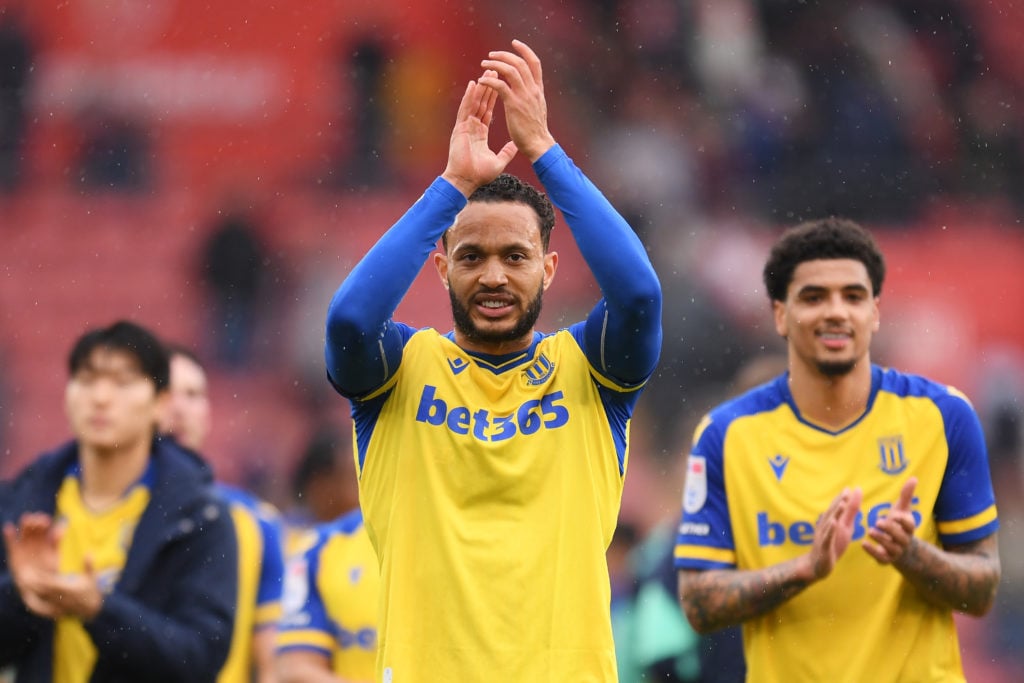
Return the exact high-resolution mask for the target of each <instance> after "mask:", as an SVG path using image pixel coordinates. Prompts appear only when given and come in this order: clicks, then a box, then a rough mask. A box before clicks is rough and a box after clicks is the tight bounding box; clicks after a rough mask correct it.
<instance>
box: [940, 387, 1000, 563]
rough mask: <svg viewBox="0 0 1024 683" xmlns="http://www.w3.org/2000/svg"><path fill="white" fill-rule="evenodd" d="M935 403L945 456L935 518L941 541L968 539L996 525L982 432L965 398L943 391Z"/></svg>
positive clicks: (982, 535) (988, 532)
mask: <svg viewBox="0 0 1024 683" xmlns="http://www.w3.org/2000/svg"><path fill="white" fill-rule="evenodd" d="M936 404H937V405H938V407H939V410H940V411H941V412H942V419H943V421H944V423H945V430H946V443H947V445H948V447H949V457H948V460H947V462H946V472H945V474H944V475H943V477H942V486H941V487H940V489H939V496H938V499H937V500H936V501H935V522H936V525H937V526H938V531H939V537H940V538H941V539H942V543H943V544H944V545H947V546H949V545H959V544H963V543H970V542H972V541H977V540H980V539H982V538H985V537H987V536H991V535H992V534H993V533H995V531H996V529H998V528H999V519H998V517H997V516H996V499H995V493H994V492H993V489H992V475H991V474H990V472H989V467H988V451H987V449H986V447H985V436H984V433H983V432H982V429H981V422H980V421H979V420H978V416H977V414H976V413H975V412H974V409H973V408H972V407H971V406H970V404H969V403H968V402H967V401H966V399H964V398H962V397H960V396H959V395H956V394H947V395H946V396H944V397H940V398H938V399H937V400H936Z"/></svg>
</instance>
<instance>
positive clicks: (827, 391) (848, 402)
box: [789, 356, 871, 431]
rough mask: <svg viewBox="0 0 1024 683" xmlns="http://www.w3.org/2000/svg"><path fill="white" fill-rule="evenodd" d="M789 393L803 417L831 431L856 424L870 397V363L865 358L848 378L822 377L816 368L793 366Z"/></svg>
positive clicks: (841, 376) (800, 365)
mask: <svg viewBox="0 0 1024 683" xmlns="http://www.w3.org/2000/svg"><path fill="white" fill-rule="evenodd" d="M789 390H790V393H792V395H793V401H794V402H795V403H796V407H797V409H798V410H799V411H800V415H801V416H802V417H803V418H804V419H805V420H808V421H809V422H813V423H814V424H817V425H820V426H822V427H825V428H827V429H829V430H832V431H838V430H840V429H843V428H844V427H848V426H849V425H851V424H853V423H854V422H855V421H857V420H858V419H859V418H860V417H861V415H863V414H864V411H865V410H866V409H867V407H868V399H869V398H870V396H871V361H870V360H868V358H867V357H866V356H865V357H864V358H862V359H861V360H860V361H858V362H857V364H856V365H855V366H854V367H853V369H852V370H851V371H850V372H848V373H846V374H845V375H839V376H827V375H823V374H822V373H821V372H820V371H818V369H817V368H813V369H812V368H810V367H808V366H806V365H803V364H801V363H800V362H796V363H793V364H791V367H790V374H789Z"/></svg>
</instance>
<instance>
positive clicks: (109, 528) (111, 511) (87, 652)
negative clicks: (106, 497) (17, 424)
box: [53, 475, 149, 683]
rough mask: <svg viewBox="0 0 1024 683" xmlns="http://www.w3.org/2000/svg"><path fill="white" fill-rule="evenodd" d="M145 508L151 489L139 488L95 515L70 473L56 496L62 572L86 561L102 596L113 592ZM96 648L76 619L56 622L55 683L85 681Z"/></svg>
mask: <svg viewBox="0 0 1024 683" xmlns="http://www.w3.org/2000/svg"><path fill="white" fill-rule="evenodd" d="M148 504H149V488H147V487H146V486H145V485H142V484H138V485H136V486H134V487H132V489H131V490H129V492H128V493H127V494H126V495H125V496H124V497H123V498H122V499H121V500H119V501H118V502H117V503H116V504H114V505H113V506H112V507H110V508H108V509H107V510H104V511H102V512H93V511H91V510H89V509H88V508H86V507H85V505H84V503H83V502H82V495H81V490H80V488H79V482H78V478H77V477H75V476H73V475H69V476H68V477H66V478H65V479H64V482H63V483H62V484H61V487H60V490H59V491H58V492H57V507H56V513H57V519H58V523H62V524H66V525H67V526H66V529H65V532H64V535H63V536H62V537H61V540H60V547H59V556H60V559H59V563H60V571H61V572H62V573H66V574H75V573H82V572H83V571H85V560H86V558H90V559H91V561H92V566H93V570H94V571H95V573H96V576H97V577H98V579H99V582H100V587H101V589H102V590H103V592H104V593H109V592H110V591H111V590H113V588H114V585H115V584H116V583H117V580H118V578H119V577H120V576H121V571H122V570H123V569H124V563H125V560H126V558H127V556H128V549H129V548H130V547H131V544H132V536H133V534H134V533H135V527H136V525H138V523H139V519H140V518H141V517H142V513H143V512H144V511H145V509H146V506H147V505H148ZM96 656H97V653H96V647H95V645H94V644H93V642H92V639H91V638H90V637H89V634H88V633H87V632H86V630H85V628H84V627H83V626H82V622H81V621H80V620H78V619H75V618H70V617H63V618H60V619H58V620H57V624H56V629H55V632H54V647H53V680H54V683H85V682H86V681H88V680H89V677H90V676H91V675H92V670H93V667H94V666H95V665H96Z"/></svg>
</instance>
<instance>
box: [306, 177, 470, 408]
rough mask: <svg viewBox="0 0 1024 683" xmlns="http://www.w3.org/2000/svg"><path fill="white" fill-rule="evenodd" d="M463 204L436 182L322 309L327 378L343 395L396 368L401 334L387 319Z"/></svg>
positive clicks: (378, 381)
mask: <svg viewBox="0 0 1024 683" xmlns="http://www.w3.org/2000/svg"><path fill="white" fill-rule="evenodd" d="M465 205H466V198H465V197H463V196H462V193H460V192H459V191H458V190H456V189H455V188H454V187H453V186H452V185H451V184H450V183H448V182H447V181H445V180H443V179H441V178H437V179H436V180H435V181H434V182H433V183H432V184H431V185H430V187H428V188H427V191H426V192H424V193H423V196H421V197H420V198H419V199H418V200H417V201H416V203H415V204H413V205H412V207H410V209H409V210H408V211H407V212H406V213H405V215H404V216H402V217H401V218H400V219H399V220H398V222H397V223H395V224H394V225H393V226H392V227H391V229H390V230H388V231H387V232H386V233H384V235H383V236H382V237H381V238H380V240H378V241H377V243H376V244H375V245H374V246H373V248H371V249H370V251H369V252H367V254H366V256H364V257H363V258H362V259H361V260H360V261H359V263H358V264H356V267H355V268H353V269H352V272H351V273H349V275H348V277H346V278H345V281H344V282H342V283H341V286H340V287H339V288H338V291H337V292H335V294H334V297H333V298H332V299H331V303H330V305H329V307H328V309H327V335H326V344H325V349H324V356H325V359H326V361H327V377H328V379H330V381H331V384H332V385H334V387H335V389H337V390H338V392H339V393H341V394H342V395H344V396H348V397H357V396H361V395H363V394H366V393H367V392H369V391H372V390H373V389H376V388H377V387H380V386H382V385H383V384H384V383H385V382H386V381H387V380H388V379H389V378H390V377H391V375H393V374H394V372H395V370H397V369H398V364H399V362H400V361H401V359H402V347H403V345H404V339H403V334H402V332H401V330H400V329H399V327H398V326H396V325H395V324H394V323H393V322H392V321H391V316H392V315H393V314H394V312H395V309H396V308H398V304H399V303H400V302H401V301H402V297H404V296H405V294H406V292H408V291H409V287H411V286H412V283H413V281H414V280H415V279H416V276H417V275H418V274H419V272H420V269H421V268H423V264H424V263H426V261H427V258H428V257H429V256H430V253H431V252H432V251H433V250H434V248H435V246H436V244H437V240H438V239H439V238H440V237H441V235H442V234H443V233H444V231H445V230H447V229H448V228H449V227H450V226H451V225H452V223H454V222H455V216H456V215H457V214H458V212H459V211H461V210H462V208H463V207H464V206H465Z"/></svg>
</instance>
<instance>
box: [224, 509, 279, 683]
mask: <svg viewBox="0 0 1024 683" xmlns="http://www.w3.org/2000/svg"><path fill="white" fill-rule="evenodd" d="M230 509H231V521H232V522H233V523H234V526H235V536H236V539H237V541H238V604H237V605H236V606H235V625H234V629H233V630H232V633H231V649H230V650H229V651H228V658H227V660H226V661H225V662H224V667H223V668H222V669H221V670H220V674H219V675H218V676H217V683H249V681H250V680H251V677H250V669H251V668H252V630H253V626H254V624H255V619H256V591H257V588H258V587H259V580H260V567H261V566H262V563H263V534H262V533H261V532H260V525H259V521H258V520H257V519H256V517H255V516H254V515H253V513H252V511H251V510H249V509H248V508H247V507H245V506H244V505H242V504H241V503H238V502H232V503H231V506H230ZM274 608H275V607H274V606H271V609H274Z"/></svg>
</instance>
